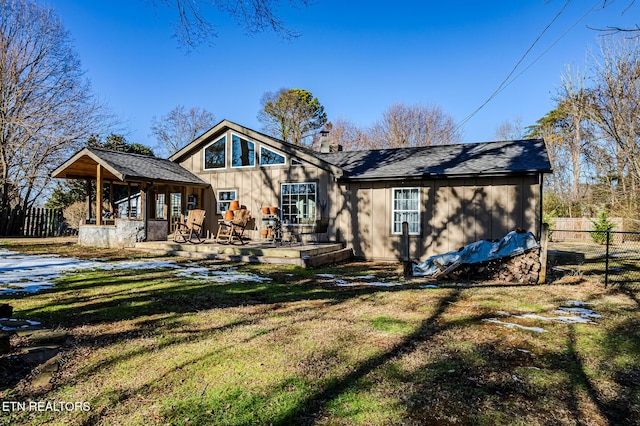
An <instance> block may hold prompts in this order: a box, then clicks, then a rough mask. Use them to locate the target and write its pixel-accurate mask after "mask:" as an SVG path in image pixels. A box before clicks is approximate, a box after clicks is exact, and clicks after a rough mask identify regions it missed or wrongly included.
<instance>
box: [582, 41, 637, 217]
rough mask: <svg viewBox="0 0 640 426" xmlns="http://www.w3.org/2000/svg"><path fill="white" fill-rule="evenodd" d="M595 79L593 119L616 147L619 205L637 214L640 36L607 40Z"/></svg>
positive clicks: (613, 154)
mask: <svg viewBox="0 0 640 426" xmlns="http://www.w3.org/2000/svg"><path fill="white" fill-rule="evenodd" d="M593 80H594V86H595V87H594V90H593V101H592V104H591V108H592V114H593V120H594V124H595V126H596V127H597V129H598V130H599V137H600V139H601V140H602V141H603V142H604V143H606V144H607V145H608V146H609V147H610V148H611V149H612V150H613V151H612V152H611V153H610V155H611V158H612V159H613V160H614V161H615V165H614V167H615V173H616V184H615V186H616V191H617V192H618V194H619V208H621V210H623V211H624V213H623V214H624V215H626V216H627V217H635V216H637V215H638V210H639V209H640V40H639V39H623V38H619V39H613V40H610V41H608V42H605V43H603V44H602V46H601V58H600V60H599V61H597V62H596V64H595V66H594V70H593Z"/></svg>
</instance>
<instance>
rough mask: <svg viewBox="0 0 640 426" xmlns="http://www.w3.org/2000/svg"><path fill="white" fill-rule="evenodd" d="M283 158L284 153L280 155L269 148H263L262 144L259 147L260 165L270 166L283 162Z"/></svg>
mask: <svg viewBox="0 0 640 426" xmlns="http://www.w3.org/2000/svg"><path fill="white" fill-rule="evenodd" d="M284 162H285V159H284V155H280V154H278V153H277V152H275V151H271V150H270V149H269V148H265V147H264V146H261V147H260V165H261V166H272V165H275V164H284Z"/></svg>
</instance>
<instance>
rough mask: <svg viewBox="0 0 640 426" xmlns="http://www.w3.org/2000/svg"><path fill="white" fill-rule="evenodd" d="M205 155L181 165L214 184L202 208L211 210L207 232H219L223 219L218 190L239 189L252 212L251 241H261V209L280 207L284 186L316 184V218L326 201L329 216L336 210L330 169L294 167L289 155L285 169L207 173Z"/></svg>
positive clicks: (230, 170)
mask: <svg viewBox="0 0 640 426" xmlns="http://www.w3.org/2000/svg"><path fill="white" fill-rule="evenodd" d="M205 146H206V145H205ZM202 152H203V150H202V149H200V150H198V151H196V152H194V153H193V155H191V156H190V157H188V158H186V159H185V160H183V161H182V162H181V163H180V164H181V165H182V166H183V167H185V168H187V169H189V170H191V171H192V172H194V173H195V174H197V175H198V176H199V177H200V178H202V179H203V180H204V181H205V182H207V183H209V184H210V185H211V186H210V187H209V188H208V189H206V190H205V191H204V199H203V200H202V207H203V208H204V209H205V210H206V211H207V217H206V219H205V223H204V228H205V232H206V231H210V232H211V233H212V234H215V233H216V232H217V228H218V220H219V219H221V215H219V214H217V213H216V210H217V209H216V206H217V199H216V197H217V191H218V190H235V191H236V194H237V199H238V201H239V202H240V204H241V205H242V206H244V207H246V208H247V209H248V210H249V211H250V212H251V216H252V221H251V222H250V223H249V226H248V228H247V229H246V232H247V234H248V236H249V237H251V238H259V231H260V219H261V213H260V208H261V207H262V206H278V207H280V195H281V194H280V192H281V190H280V184H282V183H302V182H316V184H317V186H316V188H317V189H316V191H317V193H316V196H317V201H316V209H317V212H316V217H317V218H318V219H320V218H321V215H322V214H323V212H322V208H321V205H320V202H322V201H323V200H324V201H326V207H325V212H324V214H325V216H326V215H327V214H330V212H331V211H332V204H333V202H334V200H335V199H336V191H337V185H336V184H335V183H334V179H333V177H332V175H331V174H330V173H329V172H328V171H326V170H323V169H321V168H319V167H316V166H313V165H310V164H308V163H305V165H304V166H290V165H289V161H290V156H287V164H286V165H282V166H280V165H272V166H258V165H256V166H254V167H235V168H232V167H231V166H230V164H227V167H226V168H225V169H216V170H204V169H203V158H202V155H203V154H202ZM227 162H228V161H227ZM334 211H335V210H334ZM330 226H331V223H330ZM330 233H331V232H330Z"/></svg>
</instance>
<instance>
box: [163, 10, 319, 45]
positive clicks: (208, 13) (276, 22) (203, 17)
mask: <svg viewBox="0 0 640 426" xmlns="http://www.w3.org/2000/svg"><path fill="white" fill-rule="evenodd" d="M152 2H153V3H154V4H158V3H162V4H165V5H166V6H168V7H170V8H172V9H173V10H175V12H176V13H177V18H176V23H175V28H174V35H175V37H176V38H177V39H178V40H179V42H180V43H181V45H183V46H185V47H186V48H187V49H193V48H195V47H197V46H198V45H200V44H202V43H205V42H207V43H209V44H211V43H212V40H213V39H215V38H216V37H217V36H218V33H217V31H216V28H215V25H214V23H213V22H212V16H213V15H216V14H220V15H222V16H225V17H227V16H230V17H231V18H232V19H234V20H235V21H236V23H237V24H238V25H240V26H242V27H243V28H244V30H245V32H246V33H247V34H257V33H260V32H262V31H265V30H271V31H274V32H275V33H277V34H279V35H280V36H282V37H283V38H285V39H290V38H295V37H298V36H299V34H298V33H297V32H296V31H295V30H293V29H291V28H290V27H288V26H287V25H286V24H285V22H284V21H283V20H282V18H280V16H279V15H278V12H277V8H278V6H279V4H280V1H279V0H208V1H207V0H200V1H198V0H152ZM288 3H289V4H290V5H291V6H293V7H306V6H308V5H309V4H310V1H309V0H289V1H288ZM225 19H226V18H225Z"/></svg>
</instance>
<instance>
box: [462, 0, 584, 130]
mask: <svg viewBox="0 0 640 426" xmlns="http://www.w3.org/2000/svg"><path fill="white" fill-rule="evenodd" d="M569 3H571V0H567V2H566V3H565V4H564V6H562V9H560V11H559V12H558V13H557V14H556V16H554V18H553V19H552V20H551V22H549V24H548V25H547V26H546V27H545V28H544V30H542V32H541V33H540V35H538V37H537V38H536V39H535V40H534V42H533V43H532V44H531V46H529V48H528V49H527V51H526V52H525V53H524V54H523V55H522V56H521V57H520V59H519V60H518V62H517V63H516V64H515V66H514V67H513V68H512V69H511V71H510V72H509V74H508V75H507V76H506V77H505V78H504V79H503V80H502V82H501V83H500V85H499V86H498V88H497V89H496V90H495V91H494V92H493V93H492V94H491V96H489V98H487V100H486V101H484V103H482V105H480V106H479V107H478V108H476V109H475V110H474V111H473V112H472V113H471V114H469V115H468V116H467V117H465V118H464V119H463V120H462V121H461V122H460V123H459V124H458V125H457V126H456V128H455V131H454V132H457V131H458V130H460V129H461V128H462V127H463V126H464V125H465V124H467V122H469V120H471V119H472V118H473V117H474V116H475V115H476V114H477V113H478V112H479V111H480V110H481V109H482V108H484V107H485V106H486V105H487V104H488V103H489V102H491V101H492V100H493V98H495V97H496V95H497V94H498V93H500V92H501V91H502V90H503V89H504V88H505V87H506V86H507V85H508V84H507V83H508V82H509V79H510V78H511V76H512V75H513V74H514V73H515V72H516V69H517V68H518V67H519V66H520V64H521V63H522V61H524V59H525V58H526V57H527V55H528V54H529V53H530V52H531V50H532V49H533V48H534V47H535V45H536V44H537V43H538V41H540V39H541V38H542V36H543V35H544V34H545V33H546V32H547V30H548V29H549V28H550V27H551V26H552V25H553V23H554V22H555V21H556V20H557V19H558V18H559V17H560V15H562V13H563V12H564V11H565V9H566V8H567V6H569ZM590 11H591V10H590ZM585 16H586V15H585ZM574 26H575V25H574ZM556 42H557V41H556ZM547 50H548V49H547ZM545 53H546V51H545ZM536 60H537V59H536ZM521 74H522V73H521ZM519 75H520V74H518V76H519ZM518 76H516V78H517V77H518ZM514 80H515V78H514ZM512 81H513V80H512ZM509 84H510V83H509Z"/></svg>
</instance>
